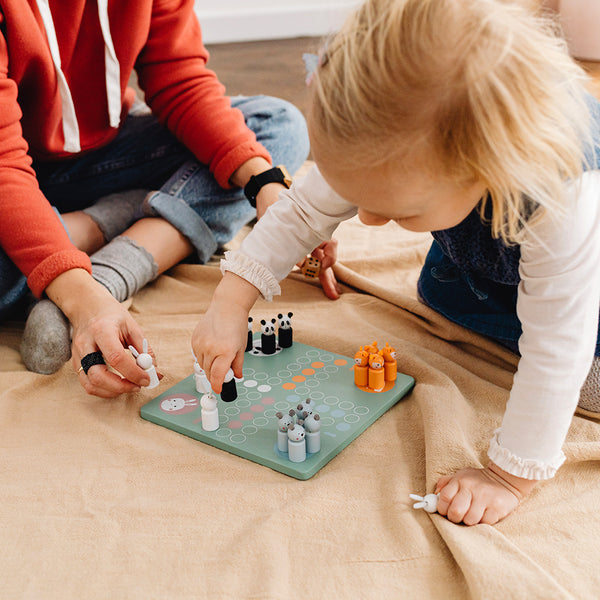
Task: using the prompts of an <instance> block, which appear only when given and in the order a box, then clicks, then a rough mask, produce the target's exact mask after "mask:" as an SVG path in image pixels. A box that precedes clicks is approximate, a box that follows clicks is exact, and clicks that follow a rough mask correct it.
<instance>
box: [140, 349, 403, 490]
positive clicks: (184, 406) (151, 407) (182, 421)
mask: <svg viewBox="0 0 600 600" xmlns="http://www.w3.org/2000/svg"><path fill="white" fill-rule="evenodd" d="M256 343H257V342H256V340H255V346H256ZM255 350H256V349H255ZM255 350H253V351H251V352H247V353H246V355H245V358H244V371H243V373H244V377H243V379H242V380H241V381H238V382H237V391H238V397H237V399H236V400H235V401H233V402H223V401H222V400H221V399H220V398H219V401H218V408H219V429H217V430H216V431H212V432H207V431H204V430H203V429H202V422H201V409H200V397H201V394H199V393H198V392H196V387H195V380H194V375H193V374H192V375H190V376H189V377H187V378H185V379H183V380H182V381H180V382H179V383H177V384H176V385H174V386H173V387H171V388H169V389H168V390H167V391H165V392H164V393H162V394H160V396H157V397H156V398H154V400H151V401H150V402H149V403H148V404H146V405H145V406H143V407H142V409H141V416H142V417H143V418H144V419H147V420H148V421H152V422H153V423H156V424H157V425H162V426H163V427H167V428H168V429H172V430H173V431H177V432H178V433H182V434H184V435H187V436H189V437H192V438H194V439H196V440H199V441H201V442H205V443H206V444H210V445H211V446H215V447H216V448H220V449H221V450H226V451H227V452H230V453H232V454H236V455H237V456H241V457H242V458H246V459H248V460H252V461H254V462H257V463H259V464H261V465H264V466H266V467H269V468H271V469H275V470H276V471H280V472H281V473H285V474H286V475H289V476H291V477H295V478H296V479H309V478H310V477H312V476H313V475H314V474H315V473H316V472H317V471H318V470H319V469H321V468H322V467H323V466H325V465H326V464H327V463H328V462H329V461H330V460H331V459H332V458H333V457H334V456H336V455H337V454H338V453H339V452H341V451H342V450H343V449H344V448H345V447H346V446H347V445H348V444H349V443H350V442H351V441H352V440H354V439H356V438H357V437H358V436H359V435H360V434H361V433H362V432H363V431H364V430H365V429H366V428H367V427H368V426H369V425H371V424H372V423H374V422H375V421H376V420H377V419H378V418H379V417H380V416H381V415H383V413H384V412H385V411H386V410H388V409H389V408H391V407H392V406H393V405H394V404H395V403H396V402H398V400H400V398H402V397H403V396H404V395H405V394H407V393H408V392H409V391H410V390H411V389H412V387H413V385H414V379H413V378H412V377H409V376H408V375H403V374H402V373H398V379H397V381H396V383H395V385H394V387H393V388H392V389H390V390H389V391H386V392H381V393H369V392H365V391H362V390H360V389H359V388H357V387H356V386H355V385H354V374H353V371H351V370H350V368H351V367H352V365H353V363H354V360H353V359H351V358H348V357H346V356H341V355H339V354H334V353H333V352H327V351H325V350H320V349H318V348H314V347H312V346H307V345H305V344H300V343H298V342H294V344H293V345H292V347H291V348H285V349H283V350H279V348H278V352H277V353H276V354H272V355H269V356H264V355H262V354H260V353H255ZM307 398H310V399H311V403H314V404H315V405H316V412H317V413H318V414H319V416H320V419H321V421H320V422H321V450H320V452H317V453H315V454H308V453H307V457H306V460H305V461H304V462H300V463H294V462H291V461H290V460H289V459H288V457H287V454H286V453H283V452H280V451H279V450H278V449H277V417H276V416H275V414H276V413H277V412H278V411H281V412H283V413H287V412H288V411H289V410H290V409H291V408H294V409H295V408H296V406H297V405H298V403H300V402H303V401H304V400H306V399H307ZM161 406H162V407H161Z"/></svg>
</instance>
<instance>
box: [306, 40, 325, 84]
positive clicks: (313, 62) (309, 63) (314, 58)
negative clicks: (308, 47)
mask: <svg viewBox="0 0 600 600" xmlns="http://www.w3.org/2000/svg"><path fill="white" fill-rule="evenodd" d="M302 60H304V67H305V69H306V79H305V81H306V85H310V83H311V81H312V78H313V76H314V74H315V71H316V70H317V68H318V67H324V66H325V65H326V64H327V62H328V61H329V56H328V55H327V45H325V47H324V48H323V49H322V50H321V51H320V52H319V54H310V53H308V52H305V53H304V54H303V55H302Z"/></svg>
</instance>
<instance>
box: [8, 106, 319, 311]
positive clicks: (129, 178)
mask: <svg viewBox="0 0 600 600" xmlns="http://www.w3.org/2000/svg"><path fill="white" fill-rule="evenodd" d="M231 102H232V106H234V107H235V108H238V109H239V110H240V111H241V112H242V113H243V115H244V118H245V120H246V124H247V125H248V127H249V128H250V129H251V130H252V131H254V133H255V134H256V137H257V139H258V141H259V142H261V143H262V144H263V146H265V148H266V149H267V150H268V151H269V153H270V154H271V157H272V159H273V164H275V165H278V164H284V165H285V166H286V167H287V169H288V170H289V171H290V173H294V172H295V171H296V170H297V169H298V168H299V167H300V165H301V164H302V163H303V161H304V160H305V159H306V157H307V156H308V150H309V142H308V135H307V132H306V124H305V121H304V117H303V116H302V114H301V113H300V111H299V110H298V109H297V108H296V107H295V106H293V105H292V104H289V103H288V102H285V101H283V100H280V99H278V98H271V97H267V96H254V97H242V96H239V97H235V98H232V99H231ZM33 167H34V169H35V171H36V175H37V178H38V182H39V184H40V188H41V189H42V191H43V192H44V194H45V196H46V198H47V199H48V200H49V201H50V203H51V204H52V205H53V206H54V207H55V208H56V209H57V210H58V212H59V213H67V212H72V211H76V210H81V209H84V208H86V207H88V206H91V205H92V204H94V203H95V202H96V201H97V200H98V199H100V198H102V197H103V196H106V195H108V194H112V193H114V192H119V191H124V190H130V189H137V188H139V189H148V190H158V191H157V192H156V193H155V194H153V195H152V196H151V197H150V198H149V201H148V204H149V206H150V207H151V208H152V209H153V211H154V212H155V214H158V215H160V216H162V217H163V218H164V219H166V220H167V221H169V222H170V223H171V224H172V225H174V226H175V227H176V228H177V229H178V230H179V231H181V232H182V233H183V234H184V235H185V236H186V237H187V238H188V239H189V240H190V242H191V243H192V244H193V245H194V247H195V249H196V250H197V253H198V259H199V261H200V262H206V261H207V260H208V259H209V258H210V257H211V255H212V254H213V253H214V252H215V250H216V249H217V248H218V247H219V246H221V245H223V244H225V243H226V242H228V241H230V240H231V239H232V238H233V237H234V236H235V235H236V233H237V232H238V231H239V230H240V229H241V227H242V226H243V225H245V224H246V223H248V222H249V221H251V220H252V219H253V218H254V217H255V216H256V210H255V209H253V208H252V207H251V206H250V203H249V202H248V200H247V199H246V197H245V196H244V193H243V190H241V189H239V188H235V189H228V190H225V189H223V188H221V187H220V186H219V184H218V183H217V182H216V180H215V178H214V177H213V175H212V174H211V173H210V171H209V170H208V167H207V166H206V165H203V164H200V163H198V161H197V160H196V159H195V158H194V156H193V154H192V153H191V152H190V151H189V150H188V149H187V148H186V147H185V146H184V145H183V144H181V143H180V142H179V141H178V140H177V139H176V138H175V137H174V136H173V135H172V134H171V133H170V132H169V131H168V130H167V129H165V128H164V127H162V126H161V125H160V124H159V123H158V121H157V120H156V119H155V117H154V116H152V115H144V116H131V115H130V116H129V118H128V119H127V121H126V122H125V123H124V125H123V127H122V128H121V130H120V132H119V134H118V135H117V137H116V138H115V140H113V141H112V142H111V143H110V144H108V145H107V146H105V147H103V148H99V149H98V150H94V151H92V152H89V153H87V154H84V155H82V156H77V157H75V158H73V159H71V160H67V161H59V162H55V161H52V162H50V161H49V162H35V161H34V163H33ZM26 291H27V285H26V281H25V278H24V277H23V275H22V274H21V273H20V272H19V270H18V269H17V268H16V266H15V265H14V264H13V262H12V261H11V260H10V259H9V258H8V256H7V255H6V254H5V253H4V251H3V250H1V249H0V319H2V318H5V317H6V316H8V315H9V314H10V312H11V311H12V310H13V309H14V308H15V306H16V305H18V304H19V301H20V300H21V299H22V298H23V296H24V295H25V293H26Z"/></svg>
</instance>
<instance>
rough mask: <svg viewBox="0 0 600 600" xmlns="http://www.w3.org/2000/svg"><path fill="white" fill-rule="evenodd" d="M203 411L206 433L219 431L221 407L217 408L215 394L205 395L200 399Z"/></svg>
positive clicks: (203, 423)
mask: <svg viewBox="0 0 600 600" xmlns="http://www.w3.org/2000/svg"><path fill="white" fill-rule="evenodd" d="M200 406H201V407H202V410H201V411H200V413H201V414H202V429H204V431H216V430H217V429H219V407H218V406H217V397H216V396H215V395H214V394H213V392H209V393H208V394H204V395H203V396H202V398H200Z"/></svg>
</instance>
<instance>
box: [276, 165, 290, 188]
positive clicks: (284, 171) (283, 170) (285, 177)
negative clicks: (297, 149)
mask: <svg viewBox="0 0 600 600" xmlns="http://www.w3.org/2000/svg"><path fill="white" fill-rule="evenodd" d="M277 168H278V169H279V170H280V171H281V174H282V175H283V181H282V183H283V184H284V185H285V186H286V187H288V188H289V187H290V186H291V185H292V177H291V175H290V174H289V173H288V171H287V169H286V168H285V167H284V166H283V165H277Z"/></svg>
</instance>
